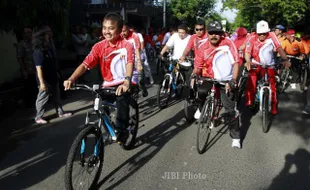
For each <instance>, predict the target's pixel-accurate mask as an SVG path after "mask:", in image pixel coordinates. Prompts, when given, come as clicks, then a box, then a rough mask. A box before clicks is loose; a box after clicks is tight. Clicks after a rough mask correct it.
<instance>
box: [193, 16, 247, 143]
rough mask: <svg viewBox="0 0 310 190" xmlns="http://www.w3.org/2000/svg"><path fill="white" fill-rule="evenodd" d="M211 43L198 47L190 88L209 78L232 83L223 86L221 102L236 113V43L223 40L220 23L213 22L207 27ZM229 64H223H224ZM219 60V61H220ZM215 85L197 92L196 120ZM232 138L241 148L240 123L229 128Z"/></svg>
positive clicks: (233, 122) (203, 87) (237, 66)
mask: <svg viewBox="0 0 310 190" xmlns="http://www.w3.org/2000/svg"><path fill="white" fill-rule="evenodd" d="M207 29H208V39H207V41H205V42H204V43H202V44H201V45H200V46H199V47H198V52H197V55H196V58H195V59H196V61H195V67H194V70H193V74H192V80H191V87H192V88H193V86H194V81H195V79H196V78H197V76H198V75H199V76H202V77H206V78H215V79H218V80H223V81H230V82H229V83H226V84H222V85H221V101H222V103H223V105H224V108H225V110H226V111H228V112H234V111H235V110H234V108H235V95H234V93H232V91H234V90H235V87H236V84H237V82H236V80H237V77H238V72H239V63H238V60H239V57H238V52H237V49H236V47H235V45H234V43H233V42H232V41H231V40H230V39H229V38H226V37H224V31H223V29H222V25H221V23H220V22H218V21H212V22H210V23H209V24H208V26H207ZM224 59H225V60H226V61H223V60H224ZM218 60H219V61H218ZM211 87H212V84H210V83H209V82H204V83H203V84H201V85H200V86H199V88H198V100H200V104H199V108H198V109H197V111H196V113H195V116H194V117H195V119H198V118H199V117H200V115H201V112H200V110H202V107H203V104H204V100H205V99H206V97H207V95H208V93H209V92H210V90H211ZM229 127H230V136H231V138H232V147H236V148H241V144H240V129H239V120H238V119H236V120H233V121H232V122H231V123H230V124H229Z"/></svg>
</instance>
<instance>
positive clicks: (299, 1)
mask: <svg viewBox="0 0 310 190" xmlns="http://www.w3.org/2000/svg"><path fill="white" fill-rule="evenodd" d="M222 2H223V6H224V7H225V8H230V9H232V8H235V9H237V10H238V14H237V18H236V19H235V25H239V26H241V25H242V26H245V27H247V28H253V27H254V26H255V23H256V22H258V21H259V20H266V21H267V22H269V24H270V25H271V26H274V25H276V24H282V25H285V26H287V27H294V26H295V25H297V24H300V23H304V24H305V22H306V16H307V15H309V12H310V2H309V0H222Z"/></svg>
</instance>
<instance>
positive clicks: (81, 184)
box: [65, 85, 139, 190]
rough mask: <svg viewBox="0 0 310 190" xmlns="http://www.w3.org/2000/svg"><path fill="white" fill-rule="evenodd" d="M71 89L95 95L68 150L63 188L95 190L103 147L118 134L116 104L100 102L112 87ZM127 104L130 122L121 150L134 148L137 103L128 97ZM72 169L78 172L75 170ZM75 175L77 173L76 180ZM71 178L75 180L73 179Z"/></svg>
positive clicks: (100, 168)
mask: <svg viewBox="0 0 310 190" xmlns="http://www.w3.org/2000/svg"><path fill="white" fill-rule="evenodd" d="M72 90H86V91H90V92H92V93H93V94H94V95H95V99H94V107H93V110H92V111H90V112H88V113H87V114H86V119H85V127H84V128H83V129H82V130H81V131H80V133H79V134H78V135H77V137H76V138H75V140H74V141H73V144H72V146H71V148H70V151H69V155H68V158H67V162H66V171H65V187H66V189H70V190H71V189H96V185H97V182H98V180H99V177H100V174H101V172H102V167H103V158H104V146H105V144H112V143H116V142H118V141H117V139H118V133H117V131H116V130H115V115H116V113H115V112H117V108H116V105H115V104H114V103H112V102H108V101H104V100H107V99H109V100H110V97H111V96H112V97H113V96H115V90H116V88H101V87H99V85H94V86H93V87H92V88H91V87H89V86H87V85H76V87H73V88H72ZM112 99H113V98H112ZM129 105H130V113H129V116H130V120H129V126H128V128H127V130H128V133H129V137H128V139H127V141H126V142H123V143H120V144H121V146H122V148H123V149H125V150H129V149H131V148H132V147H133V146H134V144H135V140H136V136H137V132H138V126H139V110H138V104H137V102H136V101H135V100H134V99H133V98H132V97H130V99H129ZM118 143H119V142H118ZM74 166H77V167H79V169H77V171H75V170H74V168H75V167H74ZM79 174H81V176H80V177H79ZM75 177H77V179H74V178H75ZM83 177H86V178H87V177H90V178H92V179H84V178H83Z"/></svg>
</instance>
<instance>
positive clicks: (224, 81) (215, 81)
mask: <svg viewBox="0 0 310 190" xmlns="http://www.w3.org/2000/svg"><path fill="white" fill-rule="evenodd" d="M198 81H208V82H212V83H229V80H218V79H213V78H204V77H199V78H198Z"/></svg>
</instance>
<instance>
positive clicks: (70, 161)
mask: <svg viewBox="0 0 310 190" xmlns="http://www.w3.org/2000/svg"><path fill="white" fill-rule="evenodd" d="M103 156H104V143H103V139H102V136H101V132H100V129H99V128H98V127H95V126H86V127H85V128H84V129H83V130H82V131H81V132H80V133H79V134H78V136H77V137H76V138H75V139H74V141H73V144H72V146H71V148H70V151H69V155H68V158H67V162H66V169H65V187H66V189H68V190H73V189H95V188H96V185H97V182H98V180H99V177H100V174H101V172H102V167H103ZM74 166H77V167H79V169H77V171H75V170H74ZM79 174H81V176H80V177H78V175H79ZM75 177H77V179H75ZM83 177H86V178H87V177H90V178H92V179H81V178H83Z"/></svg>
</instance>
